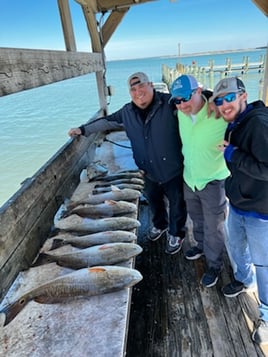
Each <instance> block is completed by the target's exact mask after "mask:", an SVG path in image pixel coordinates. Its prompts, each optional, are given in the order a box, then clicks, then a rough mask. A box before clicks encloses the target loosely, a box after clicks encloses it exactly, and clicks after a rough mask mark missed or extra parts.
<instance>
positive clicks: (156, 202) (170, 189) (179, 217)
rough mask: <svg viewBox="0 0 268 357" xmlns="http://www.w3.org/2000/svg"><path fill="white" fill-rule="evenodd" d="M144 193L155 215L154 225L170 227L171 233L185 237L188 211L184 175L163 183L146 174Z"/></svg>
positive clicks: (162, 227) (163, 227)
mask: <svg viewBox="0 0 268 357" xmlns="http://www.w3.org/2000/svg"><path fill="white" fill-rule="evenodd" d="M144 195H145V197H146V198H147V200H148V203H149V206H150V209H151V212H152V215H153V218H152V221H153V225H154V226H155V227H156V228H160V229H165V228H168V231H169V233H170V234H172V235H174V236H180V237H181V238H183V237H184V236H185V222H186V217H187V213H186V205H185V202H184V198H183V179H182V176H176V177H174V178H173V179H172V180H170V181H168V182H166V183H162V184H160V183H157V182H154V181H151V180H150V179H149V178H148V177H146V176H145V186H144Z"/></svg>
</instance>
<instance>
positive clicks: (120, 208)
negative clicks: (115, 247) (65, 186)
mask: <svg viewBox="0 0 268 357" xmlns="http://www.w3.org/2000/svg"><path fill="white" fill-rule="evenodd" d="M135 212H137V205H136V204H134V203H132V202H127V201H114V200H107V201H105V202H104V203H99V204H96V205H90V204H84V205H78V206H76V207H74V208H73V209H72V210H71V211H68V210H67V211H66V212H65V213H64V216H65V217H66V216H68V215H70V214H78V215H79V216H81V217H94V216H97V217H112V216H116V215H120V214H123V213H125V214H127V213H135Z"/></svg>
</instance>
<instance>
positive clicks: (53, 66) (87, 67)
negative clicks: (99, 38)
mask: <svg viewBox="0 0 268 357" xmlns="http://www.w3.org/2000/svg"><path fill="white" fill-rule="evenodd" d="M0 53H1V56H0V96H3V95H7V94H11V93H16V92H19V91H22V90H25V89H30V88H35V87H39V86H42V85H45V84H49V83H53V82H58V81H61V80H64V79H68V78H73V77H78V76H81V75H84V74H87V73H92V72H96V71H101V70H103V68H104V67H103V61H102V57H101V54H100V53H85V52H65V51H46V50H29V49H14V48H1V49H0Z"/></svg>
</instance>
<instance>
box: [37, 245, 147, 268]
mask: <svg viewBox="0 0 268 357" xmlns="http://www.w3.org/2000/svg"><path fill="white" fill-rule="evenodd" d="M141 252H142V248H141V246H140V245H138V244H135V243H122V242H120V243H118V242H116V243H107V244H101V245H94V246H92V247H89V248H85V249H79V250H77V251H75V252H71V253H57V252H55V251H51V252H50V253H40V255H39V262H42V263H44V261H45V260H47V262H55V263H57V264H58V265H60V266H64V267H66V268H71V269H81V268H86V267H91V266H94V265H113V264H117V263H121V262H124V261H126V260H128V259H130V258H132V257H135V256H136V255H138V254H140V253H141Z"/></svg>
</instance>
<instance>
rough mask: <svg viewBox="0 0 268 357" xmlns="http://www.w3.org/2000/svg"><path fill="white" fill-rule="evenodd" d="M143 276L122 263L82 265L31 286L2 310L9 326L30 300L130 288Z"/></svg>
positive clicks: (56, 300)
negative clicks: (91, 266)
mask: <svg viewBox="0 0 268 357" xmlns="http://www.w3.org/2000/svg"><path fill="white" fill-rule="evenodd" d="M141 280H142V275H141V274H140V272H138V271H137V270H135V269H131V268H125V267H121V266H96V267H93V268H85V269H80V270H77V271H75V272H72V273H69V274H66V275H64V276H60V277H58V278H56V279H53V280H51V281H48V282H47V283H45V284H42V285H40V286H38V287H36V288H35V289H32V290H30V291H29V292H27V293H26V294H24V295H23V296H21V297H20V298H19V299H18V300H16V301H15V302H13V303H11V304H8V305H6V306H4V307H3V309H1V310H0V313H2V314H5V322H4V326H6V325H7V324H9V323H10V322H11V321H12V320H13V319H14V318H15V317H16V316H17V315H18V314H19V312H20V311H21V310H22V309H23V308H24V307H25V306H26V305H27V304H28V302H29V301H31V300H33V301H36V302H38V303H41V304H52V303H60V302H62V301H65V300H66V299H67V300H68V299H74V298H75V297H88V296H94V295H102V294H107V293H110V292H114V291H118V290H122V289H125V288H130V287H132V286H133V285H135V284H137V283H138V282H139V281H141Z"/></svg>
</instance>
